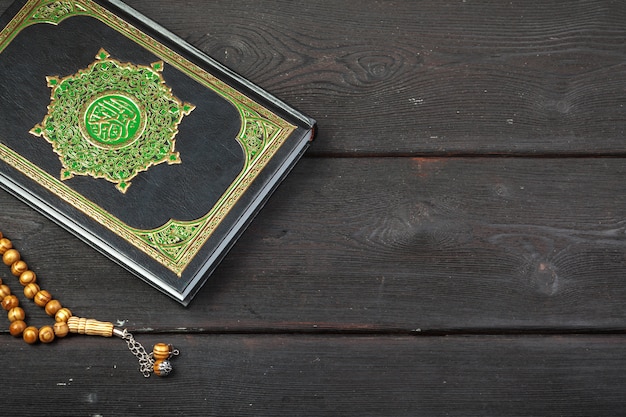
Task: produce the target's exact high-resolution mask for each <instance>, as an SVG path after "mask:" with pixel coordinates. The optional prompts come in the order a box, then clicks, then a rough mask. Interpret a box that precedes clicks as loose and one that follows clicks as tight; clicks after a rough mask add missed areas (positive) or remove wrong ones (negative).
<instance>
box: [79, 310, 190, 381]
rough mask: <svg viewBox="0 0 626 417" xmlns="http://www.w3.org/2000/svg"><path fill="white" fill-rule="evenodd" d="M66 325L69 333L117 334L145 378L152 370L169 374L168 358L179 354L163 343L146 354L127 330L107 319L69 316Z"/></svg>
mask: <svg viewBox="0 0 626 417" xmlns="http://www.w3.org/2000/svg"><path fill="white" fill-rule="evenodd" d="M67 325H68V327H69V330H70V333H77V334H86V335H90V336H104V337H111V336H117V337H120V338H122V339H124V340H125V341H126V344H127V345H128V349H129V350H130V351H131V352H132V353H133V355H135V356H136V357H137V359H139V370H140V371H141V373H142V374H143V376H145V377H146V378H149V377H150V374H152V372H154V373H155V374H156V375H158V376H167V375H169V374H170V372H172V364H171V362H170V358H171V357H172V356H176V355H178V354H179V351H178V349H174V348H172V345H167V344H165V343H157V344H156V345H154V347H153V348H152V352H151V353H150V354H148V353H147V352H146V349H145V348H144V347H143V346H142V345H141V343H139V342H137V341H136V340H135V338H134V337H133V335H132V334H131V333H130V332H128V330H126V329H119V328H116V327H115V326H114V325H113V323H109V322H107V321H98V320H94V319H85V318H82V317H70V318H69V319H68V320H67Z"/></svg>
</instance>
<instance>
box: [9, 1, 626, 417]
mask: <svg viewBox="0 0 626 417" xmlns="http://www.w3.org/2000/svg"><path fill="white" fill-rule="evenodd" d="M127 3H128V4H129V5H131V6H132V7H135V8H136V9H138V10H139V11H140V12H142V13H144V14H146V15H147V16H148V17H150V18H152V19H154V20H156V21H157V22H159V23H160V24H162V25H163V26H165V27H167V28H168V29H170V30H171V31H173V32H174V33H176V34H177V35H179V36H181V37H182V38H184V39H185V40H187V41H188V42H190V43H191V44H193V45H195V46H196V47H198V48H200V49H201V50H203V51H205V52H206V53H208V54H210V55H211V56H213V57H214V58H216V59H217V60H218V61H220V62H222V63H224V64H226V65H227V66H229V67H230V68H232V69H234V70H235V71H237V72H239V73H240V74H242V75H244V76H245V77H247V78H249V79H250V80H252V81H254V82H255V83H257V84H259V85H260V86H262V87H264V88H266V89H267V90H269V91H270V92H272V93H273V94H275V95H277V96H278V97H280V98H282V99H284V100H285V101H287V102H288V103H290V104H292V105H294V106H296V107H298V108H299V109H300V110H302V111H303V112H305V113H307V114H309V115H311V116H312V117H314V118H316V119H317V120H318V123H319V135H318V137H317V139H316V141H315V143H314V144H313V146H312V147H311V148H310V150H309V151H308V153H307V154H306V156H305V158H304V159H303V160H302V161H301V162H300V163H299V164H298V165H297V166H296V168H295V170H294V171H293V173H292V174H291V175H290V176H289V177H288V178H287V179H286V181H285V182H284V183H283V184H282V185H281V186H280V187H279V189H278V190H277V192H276V193H275V194H274V196H273V197H272V198H271V199H270V201H269V203H268V204H267V206H266V207H265V208H264V209H263V210H262V211H261V213H260V214H259V216H258V217H257V218H256V219H255V221H254V222H253V223H252V225H251V227H250V228H249V229H248V230H247V231H246V232H245V233H244V235H243V237H242V238H241V239H240V241H239V242H238V243H237V244H236V245H235V247H234V248H233V249H232V251H231V252H230V253H229V254H228V256H227V257H226V258H225V260H224V261H223V262H222V264H221V265H220V266H219V267H218V269H217V271H216V272H215V274H214V275H213V276H212V278H211V279H210V281H209V282H208V283H207V285H205V287H204V288H203V289H202V290H201V291H200V293H199V294H198V295H197V297H196V298H195V300H194V301H193V302H192V304H191V305H190V306H189V307H187V308H184V307H182V306H180V305H179V304H177V303H176V302H174V301H172V300H170V299H169V298H167V297H166V296H164V295H161V294H160V293H159V292H157V291H156V290H154V289H152V288H151V287H149V286H148V285H146V284H145V283H143V282H142V281H140V280H139V279H137V278H135V277H134V276H133V275H131V274H130V273H128V272H126V271H125V270H124V269H122V268H121V267H119V266H117V265H116V264H114V263H113V262H111V261H109V260H108V259H107V258H105V257H104V256H102V255H100V254H99V253H98V252H96V251H95V250H93V249H91V248H90V247H88V246H87V245H85V244H84V243H82V242H81V241H80V240H78V239H77V238H75V237H74V236H73V235H71V234H69V233H68V232H66V231H64V230H63V229H61V228H60V227H58V226H57V225H55V224H54V223H52V222H51V221H49V220H48V219H46V218H45V217H43V216H41V215H39V214H37V213H35V212H34V211H33V210H31V209H30V208H29V207H27V206H26V205H24V204H23V203H21V202H20V201H18V200H16V199H15V198H13V197H12V196H10V195H9V194H7V193H5V192H0V207H1V209H0V230H2V231H3V232H4V234H5V235H7V236H8V237H10V238H11V239H12V240H13V241H14V242H15V246H16V247H18V248H19V249H20V251H21V253H22V255H23V257H24V258H25V259H26V260H27V262H28V263H29V265H30V266H31V267H32V268H33V270H35V271H37V272H38V275H39V277H40V282H41V284H42V287H45V288H46V289H48V290H49V291H50V292H51V293H52V294H53V295H55V296H56V297H57V298H59V299H60V300H61V301H62V303H63V304H64V305H67V306H68V307H70V308H71V309H72V311H74V313H75V314H78V315H81V316H88V317H95V318H98V319H101V320H109V321H112V322H114V323H116V324H120V325H123V326H126V327H127V328H128V329H129V330H131V331H133V332H134V333H135V335H136V337H137V338H138V339H139V340H140V341H141V342H142V343H144V344H145V345H147V346H152V344H153V343H155V342H157V341H166V342H168V343H172V344H174V345H175V346H176V347H177V348H179V349H180V351H181V355H180V356H179V357H177V358H176V359H175V360H174V361H173V364H174V367H175V371H174V373H173V374H172V375H171V376H170V377H169V378H157V377H152V378H149V379H144V378H143V377H142V375H141V374H140V373H139V372H138V364H137V361H136V359H135V358H134V357H133V356H132V355H131V354H130V352H129V351H128V350H127V348H126V345H125V344H124V343H123V342H122V341H121V340H119V339H117V338H112V339H105V338H98V337H86V336H75V337H69V338H66V339H63V340H59V341H56V342H54V343H53V344H50V345H41V344H40V345H36V346H28V345H26V344H25V343H23V341H21V340H20V339H15V338H13V337H11V336H10V335H9V334H8V331H7V330H4V331H3V332H2V333H1V334H0V346H1V349H2V351H1V352H2V355H1V357H2V361H1V362H2V368H3V382H2V387H3V388H2V392H3V395H2V412H1V414H2V415H7V416H8V415H12V416H13V415H15V416H17V415H27V416H40V415H41V416H43V415H57V416H175V415H184V416H208V415H211V416H340V415H341V416H466V415H480V416H516V415H519V416H528V415H548V416H556V415H559V416H560V415H562V416H600V415H606V416H616V415H625V414H626V192H625V191H626V190H625V188H626V186H625V184H626V137H625V128H626V109H625V107H624V106H625V105H626V45H625V42H624V41H625V40H626V3H625V2H624V1H622V0H615V1H610V0H587V1H572V0H556V1H544V0H516V1H506V2H505V1H481V0H454V1H441V0H422V1H408V0H407V1H374V0H362V1H359V2H356V1H328V0H327V1H318V2H310V1H292V2H288V1H272V0H262V1H251V0H241V1H238V2H230V1H220V0H217V1H211V2H205V1H201V0H186V1H184V2H183V1H179V2H172V1H163V0H161V1H155V0H150V1H148V0H128V1H127ZM9 4H10V0H0V10H1V11H3V10H5V9H6V8H7V7H8V6H9ZM7 275H8V274H6V273H5V272H3V273H2V275H0V276H2V277H3V278H4V279H9V278H10V277H9V276H7ZM25 305H26V304H25ZM26 309H27V314H28V315H29V317H31V321H32V322H33V324H36V325H43V324H44V323H46V322H47V320H46V317H44V315H43V313H41V312H40V310H39V309H37V308H35V307H33V306H31V305H26ZM5 324H6V326H4V328H5V329H6V328H7V327H8V321H5Z"/></svg>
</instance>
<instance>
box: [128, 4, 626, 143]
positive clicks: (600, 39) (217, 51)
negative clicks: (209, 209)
mask: <svg viewBox="0 0 626 417" xmlns="http://www.w3.org/2000/svg"><path fill="white" fill-rule="evenodd" d="M128 3H129V4H130V5H131V6H133V7H136V8H137V9H138V10H140V11H141V12H143V13H145V14H146V15H148V16H149V17H151V18H153V19H154V20H156V21H158V22H160V23H162V24H163V25H164V26H166V27H168V28H169V29H170V30H172V31H174V32H175V33H177V34H178V35H179V36H181V37H183V38H184V39H186V40H187V41H189V42H190V43H192V44H193V45H195V46H197V47H198V48H200V49H201V50H203V51H205V52H206V53H208V54H209V55H211V56H213V57H214V58H216V59H218V60H219V61H221V62H222V63H224V64H226V65H227V66H229V67H231V68H233V69H234V70H235V71H238V72H240V73H241V74H243V75H244V76H246V77H248V78H250V79H251V80H253V81H255V82H257V83H258V84H260V85H261V86H263V87H265V88H267V89H268V90H270V91H271V92H273V93H275V94H277V95H278V96H279V97H281V98H282V99H284V100H286V101H288V102H290V103H291V104H294V105H296V106H298V107H299V108H300V109H301V110H303V111H305V112H307V113H309V114H311V115H314V116H315V117H316V118H317V119H318V121H319V123H320V130H319V132H320V135H319V138H318V141H317V143H316V145H315V147H314V148H313V149H312V150H311V152H312V153H323V154H328V153H332V154H334V153H339V154H353V153H355V152H356V153H359V154H370V155H371V154H390V153H391V154H411V155H414V154H443V155H447V154H451V153H454V154H459V153H460V154H484V153H489V154H512V153H513V154H520V153H521V154H536V153H539V154H542V153H550V154H555V153H557V154H558V153H562V152H563V151H566V152H569V153H577V154H580V153H582V154H585V153H589V152H594V153H603V154H604V153H620V154H623V153H624V150H625V149H626V148H625V146H624V143H623V137H624V123H623V120H624V114H625V113H624V112H625V109H624V107H623V104H624V102H625V99H626V95H625V91H624V88H623V86H624V85H625V84H626V67H625V65H624V59H625V57H626V44H624V42H623V40H624V38H626V25H624V21H626V5H625V4H624V3H623V2H620V1H583V2H571V1H566V0H562V1H550V2H545V1H540V0H537V1H530V0H527V1H521V2H495V3H494V2H488V3H487V2H475V1H467V2H465V1H455V2H445V3H444V4H442V3H441V2H440V1H437V0H433V1H419V2H415V1H399V2H386V1H383V2H379V1H364V2H359V3H355V2H351V1H322V2H315V3H310V2H306V3H302V2H286V3H285V2H276V1H261V2H258V1H240V2H237V4H236V5H233V4H232V3H231V2H224V1H215V2H209V3H206V2H203V1H199V0H196V1H187V2H185V4H184V7H177V8H172V7H170V3H169V2H167V1H160V2H159V1H145V0H130V1H129V2H128ZM192 10H193V12H191V11H192Z"/></svg>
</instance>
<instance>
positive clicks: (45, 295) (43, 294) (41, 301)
mask: <svg viewBox="0 0 626 417" xmlns="http://www.w3.org/2000/svg"><path fill="white" fill-rule="evenodd" d="M50 300H52V295H51V294H50V293H49V292H48V291H46V290H40V291H39V292H38V293H37V294H35V297H33V301H34V302H35V304H37V305H38V306H39V307H45V306H46V304H48V301H50Z"/></svg>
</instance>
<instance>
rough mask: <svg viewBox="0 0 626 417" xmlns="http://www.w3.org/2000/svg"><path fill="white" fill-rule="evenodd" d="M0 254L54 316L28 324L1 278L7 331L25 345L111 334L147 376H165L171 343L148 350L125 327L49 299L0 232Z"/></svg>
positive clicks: (169, 366)
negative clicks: (72, 335)
mask: <svg viewBox="0 0 626 417" xmlns="http://www.w3.org/2000/svg"><path fill="white" fill-rule="evenodd" d="M0 255H2V262H3V263H4V264H5V265H7V266H9V267H10V268H11V273H12V274H13V275H15V276H16V277H19V281H20V284H22V285H23V286H24V296H25V297H26V298H29V299H32V300H33V301H34V303H35V304H37V305H38V306H40V307H42V308H43V309H44V310H45V311H46V314H48V315H49V316H52V317H54V319H55V323H54V325H53V326H43V327H41V328H37V327H34V326H28V325H27V324H26V322H25V321H24V320H25V318H26V314H25V313H24V310H23V309H22V308H21V307H19V300H18V298H17V297H16V296H15V295H13V294H11V289H10V288H9V287H8V285H6V284H5V283H3V282H2V279H0V302H1V304H0V305H1V306H2V308H3V309H5V310H6V311H7V314H8V318H9V321H10V322H11V325H10V326H9V332H10V333H11V335H13V336H16V337H19V336H21V337H22V338H23V339H24V341H25V342H26V343H28V344H33V343H37V342H38V341H40V342H42V343H51V342H52V341H54V340H55V338H61V337H65V336H66V335H67V334H68V333H76V334H85V335H94V336H104V337H111V336H117V337H120V338H121V339H124V340H125V341H126V344H127V345H128V349H130V351H131V352H132V353H133V355H135V356H136V357H137V359H139V370H140V371H141V373H142V374H143V376H145V377H146V378H148V377H149V376H150V375H151V374H152V373H155V374H156V375H158V376H167V375H169V374H170V372H171V371H172V364H171V363H170V359H171V357H172V356H176V355H178V354H179V351H178V350H177V349H174V348H173V347H172V345H167V344H165V343H157V344H156V345H154V347H153V349H152V352H151V353H148V352H146V350H145V349H144V347H143V346H142V345H141V343H139V342H137V341H136V340H135V338H134V337H133V335H132V334H130V333H129V332H128V331H127V330H126V329H119V328H116V327H115V326H114V325H113V323H109V322H105V321H98V320H94V319H85V318H81V317H76V316H73V315H72V312H71V311H70V310H69V309H68V308H65V307H63V306H62V305H61V303H60V302H59V301H58V300H56V299H53V298H52V295H51V294H50V293H49V292H48V291H46V290H42V289H41V288H40V287H39V284H37V283H36V282H37V276H36V275H35V273H34V272H33V271H31V270H30V269H28V265H27V264H26V262H24V261H23V260H22V259H21V256H20V253H19V252H18V251H17V250H16V249H14V248H13V243H12V242H11V241H10V240H9V239H7V238H5V237H3V235H2V232H0Z"/></svg>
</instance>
